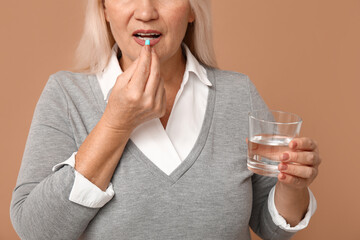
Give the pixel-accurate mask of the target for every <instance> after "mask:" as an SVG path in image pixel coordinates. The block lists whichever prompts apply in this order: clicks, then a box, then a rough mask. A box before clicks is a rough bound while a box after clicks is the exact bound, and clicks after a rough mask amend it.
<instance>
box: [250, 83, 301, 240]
mask: <svg viewBox="0 0 360 240" xmlns="http://www.w3.org/2000/svg"><path fill="white" fill-rule="evenodd" d="M248 83H249V92H250V102H251V110H262V109H268V107H267V106H266V104H265V102H264V101H263V99H262V98H261V96H260V95H259V93H258V91H257V90H256V88H255V86H254V85H253V84H252V83H251V81H250V80H249V79H248ZM276 182H277V179H276V178H272V177H266V176H261V175H258V174H254V175H253V176H252V186H253V206H252V212H251V218H250V227H251V228H252V230H253V231H254V232H255V233H256V234H257V235H258V236H260V237H261V238H262V239H277V240H283V239H290V238H291V237H292V236H293V235H294V233H293V232H288V231H285V230H283V229H281V228H280V227H279V226H277V225H276V224H275V223H274V221H273V220H272V217H271V215H270V212H269V207H268V196H269V192H270V190H271V189H272V188H273V186H274V185H275V184H276Z"/></svg>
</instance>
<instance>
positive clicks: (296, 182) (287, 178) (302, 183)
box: [278, 173, 309, 188]
mask: <svg viewBox="0 0 360 240" xmlns="http://www.w3.org/2000/svg"><path fill="white" fill-rule="evenodd" d="M278 180H279V181H280V182H282V183H285V184H288V185H292V186H295V187H296V188H304V187H307V185H308V182H309V181H308V180H307V179H304V178H300V177H296V176H292V175H290V174H286V173H279V175H278Z"/></svg>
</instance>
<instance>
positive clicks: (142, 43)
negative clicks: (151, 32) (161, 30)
mask: <svg viewBox="0 0 360 240" xmlns="http://www.w3.org/2000/svg"><path fill="white" fill-rule="evenodd" d="M161 37H162V35H160V37H158V38H153V39H149V40H150V46H154V45H155V44H157V43H158V42H159V41H160V39H161ZM133 38H134V40H135V42H137V43H138V44H139V45H141V46H144V45H145V40H142V39H140V38H138V37H135V36H133Z"/></svg>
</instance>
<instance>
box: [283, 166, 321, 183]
mask: <svg viewBox="0 0 360 240" xmlns="http://www.w3.org/2000/svg"><path fill="white" fill-rule="evenodd" d="M278 169H279V171H280V172H281V173H286V174H290V175H292V176H295V177H300V178H305V179H314V178H315V177H316V176H317V173H318V170H317V168H315V167H310V166H304V165H297V164H286V163H280V164H279V165H278Z"/></svg>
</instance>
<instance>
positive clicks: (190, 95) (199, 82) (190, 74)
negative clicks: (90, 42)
mask: <svg viewBox="0 0 360 240" xmlns="http://www.w3.org/2000/svg"><path fill="white" fill-rule="evenodd" d="M182 46H183V49H184V50H185V54H186V59H187V61H186V68H185V72H184V77H183V80H182V83H181V86H180V89H179V91H178V93H177V95H176V98H175V101H174V105H173V108H172V112H171V113H170V117H169V119H168V123H167V126H166V129H164V127H163V125H162V124H161V122H160V119H158V118H156V119H152V120H150V121H148V122H145V123H143V124H141V125H139V126H138V127H137V128H136V129H135V130H134V131H133V132H132V134H131V136H130V139H131V140H132V141H133V142H134V143H135V145H136V146H137V147H138V148H139V149H140V150H141V151H142V152H143V153H144V155H145V156H146V157H147V158H149V159H150V160H151V161H152V162H153V163H154V164H155V165H156V166H157V167H158V168H159V169H161V170H162V171H163V172H164V173H165V174H167V175H170V174H171V173H172V172H173V171H174V170H175V169H176V168H177V167H178V166H179V165H180V164H181V162H182V161H183V160H184V159H185V158H186V156H187V155H188V154H189V153H190V151H191V149H192V147H193V146H194V144H195V141H196V139H197V137H198V136H199V133H200V129H201V126H202V122H203V120H204V116H205V110H206V105H207V96H208V90H209V86H211V82H210V81H209V80H208V78H207V74H206V70H205V68H204V67H203V66H201V65H200V63H199V62H198V61H197V59H196V58H195V57H194V56H193V55H192V53H191V52H190V50H189V49H188V47H187V46H186V45H185V44H183V45H182ZM117 51H118V47H117V45H116V44H115V45H114V47H113V49H112V56H111V59H110V61H109V64H108V66H107V67H106V68H105V69H104V70H103V71H102V72H101V73H99V74H97V78H98V81H99V85H100V88H101V91H102V93H103V95H104V101H106V102H107V100H108V97H109V95H110V93H111V89H112V88H113V86H114V85H115V82H116V79H117V77H118V76H119V75H120V74H121V73H122V70H121V68H120V65H119V62H118V59H117ZM75 155H76V152H75V153H74V154H72V156H71V157H70V158H69V159H68V160H66V161H65V162H63V163H60V164H57V165H56V166H54V168H53V171H56V170H57V169H59V168H60V167H61V166H63V165H64V164H68V165H71V166H72V167H74V166H75ZM274 191H275V186H274V187H273V189H272V190H271V191H270V194H269V198H268V208H269V211H270V214H271V216H272V219H273V221H274V223H275V224H276V225H278V226H279V227H280V228H282V229H284V230H286V231H292V232H296V231H298V230H301V229H303V228H305V227H306V226H307V225H308V223H309V221H310V218H311V216H312V215H313V214H314V212H315V210H316V200H315V198H314V196H313V194H312V193H311V191H310V190H309V194H310V204H309V208H308V212H307V214H306V216H305V218H304V219H303V220H302V221H301V222H300V223H299V224H298V225H297V226H295V227H290V225H289V224H287V223H286V220H285V219H284V218H283V217H281V216H280V214H279V213H278V211H277V210H276V207H275V203H274ZM114 194H115V193H114V191H113V187H112V184H111V183H110V184H109V187H108V188H107V190H106V191H105V192H103V191H101V190H100V189H99V188H98V187H97V186H96V185H94V184H93V183H91V182H90V181H89V180H88V179H86V178H85V177H84V176H82V175H81V174H80V173H79V172H77V171H76V170H75V181H74V185H73V188H72V191H71V193H70V196H69V200H70V201H73V202H75V203H78V204H80V205H83V206H87V207H92V208H99V207H102V206H104V205H105V204H106V203H107V202H108V201H110V200H111V198H112V197H113V196H114Z"/></svg>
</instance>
